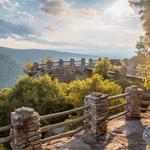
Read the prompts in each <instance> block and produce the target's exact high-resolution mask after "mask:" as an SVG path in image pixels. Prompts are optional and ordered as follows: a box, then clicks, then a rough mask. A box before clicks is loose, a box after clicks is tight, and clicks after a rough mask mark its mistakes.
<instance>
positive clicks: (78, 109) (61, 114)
mask: <svg viewBox="0 0 150 150" xmlns="http://www.w3.org/2000/svg"><path fill="white" fill-rule="evenodd" d="M87 108H88V107H79V108H75V109H72V110H68V111H63V112H58V113H55V114H48V115H43V116H40V119H41V120H45V119H52V118H57V117H60V116H64V115H67V114H71V113H75V112H78V111H81V110H84V109H87Z"/></svg>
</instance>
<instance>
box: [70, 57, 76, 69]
mask: <svg viewBox="0 0 150 150" xmlns="http://www.w3.org/2000/svg"><path fill="white" fill-rule="evenodd" d="M74 62H75V60H74V59H73V58H71V59H70V66H71V67H74V66H75V64H74Z"/></svg>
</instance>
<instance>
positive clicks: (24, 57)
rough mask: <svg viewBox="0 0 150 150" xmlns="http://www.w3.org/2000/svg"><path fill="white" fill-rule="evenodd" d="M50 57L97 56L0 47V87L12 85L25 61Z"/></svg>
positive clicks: (79, 57)
mask: <svg viewBox="0 0 150 150" xmlns="http://www.w3.org/2000/svg"><path fill="white" fill-rule="evenodd" d="M47 57H52V58H53V59H54V60H59V59H60V58H61V59H63V60H69V59H70V58H74V59H75V60H80V59H81V58H85V59H89V58H93V59H97V58H98V57H99V56H92V55H86V54H75V53H68V52H59V51H53V50H40V49H38V50H37V49H26V50H23V49H12V48H7V47H0V89H1V88H4V87H10V86H12V85H14V83H15V82H16V80H17V79H18V77H19V76H20V75H24V74H23V67H24V65H25V64H26V63H28V62H29V61H30V62H41V60H43V59H45V58H47Z"/></svg>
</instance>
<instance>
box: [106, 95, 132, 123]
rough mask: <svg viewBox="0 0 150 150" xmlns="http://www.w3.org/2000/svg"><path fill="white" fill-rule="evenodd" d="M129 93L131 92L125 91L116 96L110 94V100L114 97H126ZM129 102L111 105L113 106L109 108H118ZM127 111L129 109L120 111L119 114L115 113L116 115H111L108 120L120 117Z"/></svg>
mask: <svg viewBox="0 0 150 150" xmlns="http://www.w3.org/2000/svg"><path fill="white" fill-rule="evenodd" d="M128 95H130V93H123V94H119V95H115V96H110V97H108V100H113V99H118V98H124V97H126V96H128ZM127 104H128V103H127V102H124V103H122V104H118V105H116V106H111V107H109V109H108V110H109V111H110V110H113V109H117V108H120V107H123V106H126V105H127ZM126 113H127V111H123V112H120V113H118V114H115V115H113V116H110V117H109V118H108V120H112V119H115V118H118V117H120V116H123V115H125V114H126Z"/></svg>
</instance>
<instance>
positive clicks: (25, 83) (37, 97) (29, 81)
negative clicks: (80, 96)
mask: <svg viewBox="0 0 150 150" xmlns="http://www.w3.org/2000/svg"><path fill="white" fill-rule="evenodd" d="M22 106H26V107H32V108H34V109H35V111H37V112H39V114H40V115H43V114H49V113H55V112H59V111H64V110H67V109H69V107H71V106H70V105H69V104H67V103H66V102H65V99H64V92H63V90H62V88H61V83H59V82H58V81H57V80H52V79H51V77H50V76H48V75H44V76H42V77H35V78H30V77H22V78H20V79H19V80H18V81H17V82H16V85H15V86H14V87H13V88H12V89H4V90H2V91H1V92H0V108H1V109H0V116H2V117H1V119H0V124H6V123H8V122H9V120H10V119H9V118H10V113H11V111H13V110H15V109H16V108H18V107H22ZM62 106H63V107H62Z"/></svg>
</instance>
